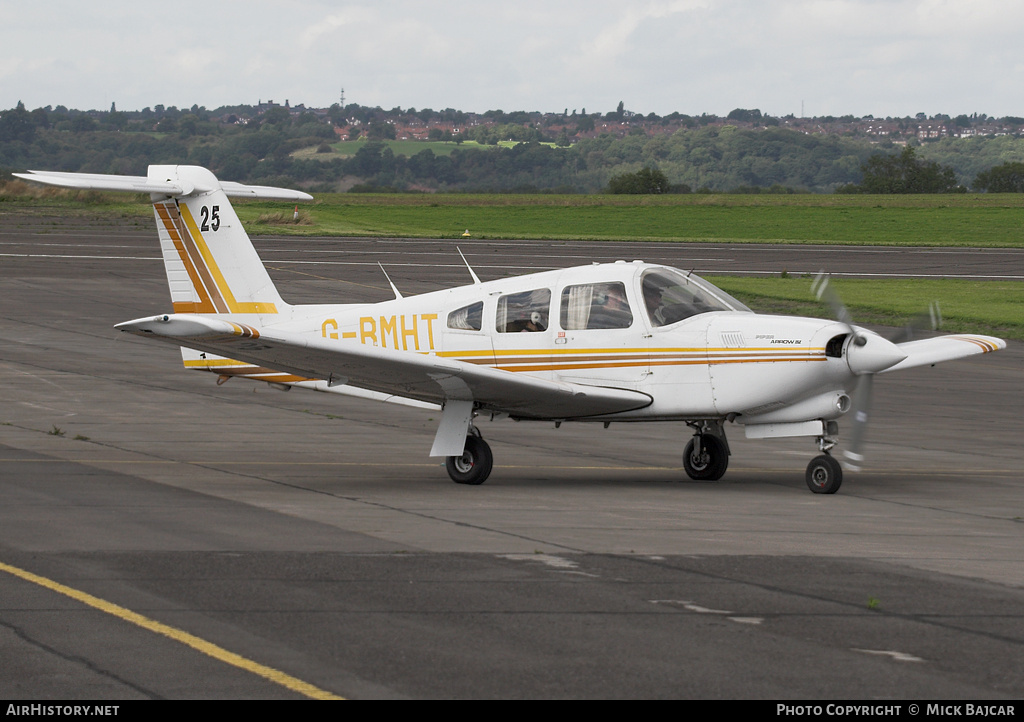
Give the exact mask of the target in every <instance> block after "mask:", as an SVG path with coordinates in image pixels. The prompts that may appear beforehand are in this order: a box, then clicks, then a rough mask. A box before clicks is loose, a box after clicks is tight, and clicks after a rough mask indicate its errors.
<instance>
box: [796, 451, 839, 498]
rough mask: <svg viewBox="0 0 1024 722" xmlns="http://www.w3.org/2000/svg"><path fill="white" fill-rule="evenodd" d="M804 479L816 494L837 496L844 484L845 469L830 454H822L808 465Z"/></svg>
mask: <svg viewBox="0 0 1024 722" xmlns="http://www.w3.org/2000/svg"><path fill="white" fill-rule="evenodd" d="M804 479H805V480H806V481H807V488H808V489H810V490H811V491H813V492H814V493H815V494H835V493H836V492H837V491H839V487H840V485H841V484H842V483H843V467H841V466H840V465H839V462H838V461H836V460H835V459H833V458H832V457H831V456H829V455H828V454H822V455H821V456H816V457H814V458H813V459H812V460H811V463H810V464H808V465H807V473H806V474H805V475H804Z"/></svg>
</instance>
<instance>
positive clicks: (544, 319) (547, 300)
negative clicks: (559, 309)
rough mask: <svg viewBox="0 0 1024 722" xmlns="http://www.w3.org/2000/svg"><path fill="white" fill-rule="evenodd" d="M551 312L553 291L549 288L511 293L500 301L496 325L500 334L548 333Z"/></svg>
mask: <svg viewBox="0 0 1024 722" xmlns="http://www.w3.org/2000/svg"><path fill="white" fill-rule="evenodd" d="M550 310H551V291H550V290H549V289H547V288H538V289H536V290H533V291H523V292H522V293H510V294H508V295H507V296H502V297H501V298H499V299H498V314H497V317H496V318H495V320H494V325H495V328H496V329H497V331H498V333H520V332H522V331H527V332H532V333H536V332H538V331H546V330H547V328H548V314H549V313H550Z"/></svg>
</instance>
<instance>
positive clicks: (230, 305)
mask: <svg viewBox="0 0 1024 722" xmlns="http://www.w3.org/2000/svg"><path fill="white" fill-rule="evenodd" d="M148 178H149V180H150V181H151V182H152V183H154V184H155V183H160V182H169V183H176V184H178V185H180V186H181V187H182V188H183V190H186V193H187V194H183V195H180V196H177V197H172V198H164V199H160V200H155V201H154V203H153V209H154V212H155V215H156V225H157V230H158V231H159V234H160V246H161V249H162V252H163V259H164V268H165V270H166V271H167V281H168V283H169V285H170V289H171V301H172V302H173V304H174V312H175V313H247V314H248V313H252V314H260V315H266V314H276V313H278V311H280V310H281V309H282V308H283V307H284V306H285V303H284V301H282V300H281V296H280V295H279V294H278V292H277V289H276V288H275V287H274V283H273V281H271V280H270V276H269V275H268V274H267V271H266V269H265V268H264V267H263V262H262V261H261V260H260V257H259V256H258V255H257V253H256V249H255V248H253V245H252V242H251V241H250V240H249V236H248V234H246V232H245V229H243V228H242V224H241V223H240V222H239V220H238V216H237V215H235V211H234V209H233V208H232V207H231V203H230V201H229V200H228V196H227V194H226V193H225V192H224V190H223V189H222V188H221V185H220V183H219V182H218V181H217V178H216V177H215V176H214V175H213V174H212V173H210V171H208V170H206V169H205V168H199V167H196V166H162V165H159V166H150V167H149V176H148ZM189 189H191V192H188V191H189Z"/></svg>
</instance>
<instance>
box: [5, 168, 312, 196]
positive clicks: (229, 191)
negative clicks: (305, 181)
mask: <svg viewBox="0 0 1024 722" xmlns="http://www.w3.org/2000/svg"><path fill="white" fill-rule="evenodd" d="M157 167H163V166H151V168H157ZM14 175H15V176H17V177H18V178H22V179H24V180H27V181H32V182H34V183H42V184H44V185H51V186H58V187H61V188H75V189H78V190H94V191H123V192H125V193H158V194H163V195H166V196H171V197H175V196H188V195H192V194H194V193H208V192H210V191H213V190H216V188H215V187H205V186H196V185H194V184H192V183H190V182H188V181H186V180H181V179H179V178H176V177H175V178H168V179H160V178H158V177H146V176H133V175H105V174H99V173H63V172H59V171H41V170H30V171H29V172H28V173H15V174H14ZM210 177H211V178H213V176H212V175H211V176H210ZM214 182H215V183H216V182H217V181H216V180H214ZM219 185H220V188H221V190H223V191H224V193H225V194H226V195H228V196H229V197H232V198H253V199H259V200H278V201H311V200H313V196H311V195H309V194H308V193H303V192H302V191H296V190H292V189H290V188H273V187H271V186H250V185H244V184H242V183H233V182H231V181H220V182H219Z"/></svg>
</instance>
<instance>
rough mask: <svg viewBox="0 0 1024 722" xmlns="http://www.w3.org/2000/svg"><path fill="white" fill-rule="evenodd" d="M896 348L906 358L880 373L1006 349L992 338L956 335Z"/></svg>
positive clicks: (928, 339) (905, 344)
mask: <svg viewBox="0 0 1024 722" xmlns="http://www.w3.org/2000/svg"><path fill="white" fill-rule="evenodd" d="M897 346H898V348H899V349H900V350H901V351H903V353H905V354H906V355H907V358H906V359H904V360H903V361H900V362H899V363H898V364H896V365H895V366H892V367H891V368H888V369H886V370H885V371H882V373H889V372H890V371H902V370H904V369H912V368H914V367H916V366H931V365H933V364H937V363H941V362H943V361H954V360H956V359H960V358H965V357H967V356H973V355H975V354H980V353H991V352H993V351H998V350H1000V349H1004V348H1006V341H1004V340H1003V339H1001V338H995V337H994V336H980V335H978V334H956V335H953V336H937V337H936V338H926V339H921V340H920V341H908V342H907V343H901V344H897Z"/></svg>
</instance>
